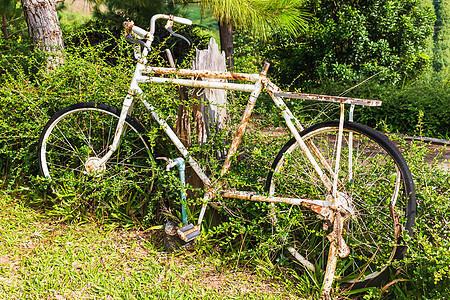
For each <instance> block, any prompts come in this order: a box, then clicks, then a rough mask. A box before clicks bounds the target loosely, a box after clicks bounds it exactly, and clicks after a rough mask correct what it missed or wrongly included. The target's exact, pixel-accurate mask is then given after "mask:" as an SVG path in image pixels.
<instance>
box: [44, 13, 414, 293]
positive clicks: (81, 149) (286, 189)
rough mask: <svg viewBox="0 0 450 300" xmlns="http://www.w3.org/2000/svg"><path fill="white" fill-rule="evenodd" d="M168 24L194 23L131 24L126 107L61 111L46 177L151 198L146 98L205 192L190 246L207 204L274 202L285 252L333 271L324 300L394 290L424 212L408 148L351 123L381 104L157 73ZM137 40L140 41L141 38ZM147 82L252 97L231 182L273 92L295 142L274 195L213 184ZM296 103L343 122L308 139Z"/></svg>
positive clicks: (230, 78)
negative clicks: (346, 292) (263, 98)
mask: <svg viewBox="0 0 450 300" xmlns="http://www.w3.org/2000/svg"><path fill="white" fill-rule="evenodd" d="M158 19H165V20H167V25H166V28H172V25H173V23H174V22H175V23H181V24H186V25H190V24H191V23H192V22H191V21H190V20H188V19H185V18H180V17H174V16H168V15H163V14H159V15H155V16H153V17H152V19H151V23H150V24H151V27H150V30H149V31H147V30H145V29H142V28H140V27H138V26H135V25H134V24H133V23H132V22H126V23H125V24H124V25H125V28H126V31H127V33H128V40H129V41H131V42H132V43H134V44H136V46H135V57H136V58H137V64H136V68H135V72H134V75H133V78H132V79H131V83H130V88H129V91H128V94H127V96H126V97H125V99H124V101H123V104H122V108H121V109H118V108H116V107H112V106H109V105H105V104H101V103H77V104H74V105H71V106H69V107H66V108H64V109H62V110H60V111H58V112H57V113H56V114H55V115H54V116H53V117H52V118H51V119H50V120H49V121H48V123H47V124H46V125H45V128H44V130H43V132H42V134H41V137H40V141H39V165H40V168H41V171H42V174H43V175H44V176H45V177H47V178H49V179H51V180H53V181H55V182H56V183H58V182H62V181H63V180H67V179H69V180H70V179H75V178H77V179H79V178H84V179H85V180H88V181H89V180H92V179H93V178H100V179H101V180H116V179H117V178H119V177H120V178H126V179H127V181H124V182H123V184H124V185H126V184H127V183H130V182H132V183H133V185H134V186H135V187H136V186H137V188H138V190H139V192H140V193H144V194H145V193H146V192H148V191H149V189H150V188H149V187H148V182H146V178H148V177H150V174H151V173H152V172H153V170H154V164H153V163H152V162H153V161H154V158H153V156H152V145H151V143H150V142H149V139H148V137H147V135H146V132H145V130H144V128H143V126H142V125H141V124H140V123H139V122H137V120H136V119H135V118H134V117H133V116H132V114H131V108H132V106H133V103H134V101H136V99H138V100H141V101H142V102H143V104H144V105H145V107H146V108H147V109H148V110H149V111H150V112H151V116H152V118H153V119H154V120H155V121H156V122H157V123H158V124H159V126H160V128H162V129H163V131H164V132H165V133H166V134H167V136H168V138H169V139H170V140H171V141H172V142H173V144H174V145H175V146H176V148H177V149H178V150H179V153H180V154H181V156H182V157H183V158H184V159H185V160H186V161H187V163H188V164H189V165H190V166H191V167H192V169H193V170H194V171H195V173H196V174H197V175H198V176H199V177H200V179H201V180H202V181H203V183H204V185H205V191H206V192H205V195H204V199H203V203H204V204H203V207H202V209H201V212H200V215H199V217H198V221H197V222H196V224H195V225H193V224H191V225H188V226H185V227H183V228H180V230H179V234H180V236H181V237H182V238H183V239H184V240H186V241H189V240H191V239H193V238H195V237H196V236H198V235H199V234H200V230H201V228H200V226H201V224H202V220H203V217H204V213H205V210H206V208H207V205H208V203H209V202H210V201H211V200H212V199H215V198H216V197H223V198H236V199H242V200H250V201H260V202H268V203H271V205H273V212H274V213H273V215H272V220H273V224H274V228H275V234H276V236H277V242H278V243H280V244H282V245H283V246H285V249H287V250H288V252H290V253H291V254H292V256H293V257H294V258H295V259H296V260H297V261H298V262H299V264H301V265H302V267H303V268H304V269H305V270H306V271H307V272H323V287H322V293H323V294H324V295H328V294H329V293H330V290H331V288H332V283H333V281H334V280H336V281H338V282H340V283H341V286H344V285H347V286H348V287H349V288H361V287H363V286H368V285H377V284H379V283H380V281H381V280H383V279H385V278H386V276H388V275H389V266H390V265H391V263H392V262H393V261H394V260H395V259H401V258H403V256H404V255H405V253H406V249H407V246H406V245H405V243H404V242H403V238H402V237H403V236H404V234H405V233H406V234H408V233H411V231H412V226H413V224H414V219H415V211H416V202H415V192H414V183H413V180H412V176H411V173H410V171H409V168H408V166H407V164H406V162H405V159H404V158H403V156H402V154H401V153H400V151H399V150H398V149H397V147H396V146H395V145H394V144H393V143H392V142H391V141H390V140H389V139H388V138H387V137H386V136H385V135H384V134H382V133H380V132H378V131H375V130H374V129H372V128H369V127H367V126H365V125H361V124H358V123H355V122H353V120H352V115H353V109H354V107H355V105H364V106H379V105H381V102H380V101H376V100H365V99H355V98H346V97H332V96H323V95H313V94H303V93H290V92H283V91H281V90H280V89H279V88H278V87H277V86H276V85H275V84H274V83H272V82H271V81H270V79H269V78H268V77H267V70H268V67H269V66H268V64H266V65H265V66H264V68H263V69H262V71H261V73H259V74H246V73H232V72H213V71H208V70H189V69H177V68H164V67H154V66H151V65H149V64H148V61H147V58H146V57H147V54H148V53H149V51H150V49H151V44H152V41H153V38H154V33H155V22H156V21H157V20H158ZM131 33H134V34H135V36H137V37H139V38H140V39H141V40H137V39H134V38H133V37H132V36H131ZM175 75H176V77H175ZM211 79H223V80H226V82H224V81H217V80H215V81H213V80H211ZM242 82H245V83H242ZM142 83H151V84H175V85H180V86H187V87H196V88H210V89H225V90H233V91H242V92H248V93H250V96H249V99H248V104H247V107H246V109H245V111H244V114H243V116H242V119H241V121H240V124H239V125H238V126H237V128H236V133H235V135H234V138H233V140H232V142H231V146H230V148H229V150H228V154H227V157H226V159H225V162H224V163H223V166H222V169H221V171H220V175H221V176H223V175H225V174H226V173H227V171H228V170H229V168H230V165H231V163H232V162H233V161H234V160H235V157H236V151H237V148H238V146H239V144H240V142H241V139H242V137H243V134H244V132H245V130H246V127H247V124H248V122H249V118H250V115H251V114H252V110H253V108H254V106H255V103H256V101H257V99H258V96H259V94H260V92H261V90H262V89H265V90H266V91H267V93H268V94H269V95H270V96H271V98H272V99H273V101H274V103H275V105H276V106H277V107H278V108H279V110H280V113H281V114H282V116H283V118H284V120H285V122H286V126H287V128H288V129H289V131H290V132H291V134H292V138H291V140H289V141H288V142H287V143H286V144H285V146H284V147H282V149H281V150H280V151H279V153H278V155H277V156H276V157H275V160H274V161H273V164H272V165H271V166H270V171H269V172H268V175H267V181H266V184H265V193H262V194H256V193H254V192H248V191H239V190H234V189H232V188H230V187H227V186H226V185H225V183H224V181H223V180H214V181H212V180H211V179H210V178H208V176H207V174H206V172H205V171H204V170H203V169H202V166H201V165H200V164H199V163H198V162H197V160H196V159H195V158H194V157H193V156H192V155H191V154H190V152H189V151H188V149H187V148H186V147H185V146H183V144H182V142H181V141H180V139H179V138H178V137H177V136H176V134H175V133H174V131H173V130H172V129H171V128H170V126H169V125H168V124H167V123H166V121H165V120H164V119H163V118H162V117H161V116H160V115H159V114H158V111H157V109H156V108H155V107H156V106H157V105H158V100H157V99H154V100H152V101H150V100H149V99H146V98H145V97H142V95H143V93H144V92H143V91H142V89H141V87H140V85H142ZM286 97H287V98H298V99H308V100H317V101H330V102H336V103H338V104H339V105H340V120H338V121H328V122H324V123H319V124H316V125H313V126H312V127H309V128H306V129H305V128H303V126H302V125H301V124H300V122H299V121H298V119H297V118H296V117H295V116H294V115H293V114H292V112H291V111H290V110H289V108H288V106H287V105H286V104H285V102H284V101H283V98H286ZM345 105H350V113H349V115H350V117H349V121H345V120H344V116H345V113H344V109H345ZM119 175H120V176H119ZM338 258H339V259H338Z"/></svg>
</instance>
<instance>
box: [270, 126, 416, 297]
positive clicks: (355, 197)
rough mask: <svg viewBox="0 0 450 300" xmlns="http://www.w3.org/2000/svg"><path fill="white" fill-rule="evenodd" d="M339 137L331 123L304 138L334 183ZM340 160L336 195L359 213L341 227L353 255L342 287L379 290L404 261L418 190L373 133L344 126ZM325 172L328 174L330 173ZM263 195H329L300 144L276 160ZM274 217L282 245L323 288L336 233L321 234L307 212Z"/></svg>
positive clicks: (341, 275)
mask: <svg viewBox="0 0 450 300" xmlns="http://www.w3.org/2000/svg"><path fill="white" fill-rule="evenodd" d="M338 130H339V122H337V121H330V122H324V123H320V124H317V125H315V126H312V127H310V128H307V129H305V130H304V131H302V132H301V133H300V134H301V136H302V138H303V139H304V140H305V142H306V145H307V146H308V148H309V149H310V151H311V153H313V156H315V159H316V160H317V161H318V162H320V159H319V156H320V155H321V156H323V158H322V161H326V163H323V162H322V163H321V166H322V169H323V170H324V171H325V173H326V174H327V176H328V177H329V178H330V179H331V180H332V175H331V172H332V171H331V170H334V167H335V159H336V150H337V135H338ZM350 144H352V145H353V146H352V147H349V145H350ZM313 148H315V149H313ZM350 149H351V150H350ZM318 153H320V155H319V154H318ZM341 153H342V154H341V163H340V170H339V185H338V192H340V193H342V194H344V195H346V198H347V199H350V202H351V206H352V208H353V211H354V212H353V214H352V216H349V217H348V218H347V219H346V220H345V223H344V228H343V238H344V239H345V241H346V243H347V245H348V246H349V247H350V255H349V256H348V257H346V258H343V259H340V260H339V261H338V265H337V269H336V276H337V280H338V281H339V282H341V283H346V284H344V285H346V286H347V287H348V286H349V287H351V288H361V287H363V286H377V285H379V284H380V283H381V282H382V281H383V280H384V279H386V276H388V275H389V270H388V266H389V265H390V263H391V262H392V261H393V260H394V259H401V258H403V256H404V255H405V253H406V246H405V245H404V244H403V241H402V231H403V230H406V231H407V232H408V233H411V231H412V226H413V224H414V219H415V212H416V202H415V192H414V183H413V180H412V176H411V173H410V171H409V168H408V166H407V164H406V162H405V159H404V158H403V156H402V155H401V153H400V151H399V150H398V149H397V147H396V146H395V145H394V144H393V143H392V142H391V141H390V140H389V139H388V138H387V137H386V136H385V135H384V134H382V133H380V132H378V131H375V130H373V129H371V128H370V127H367V126H364V125H361V124H357V123H350V122H349V123H347V122H346V123H345V125H344V133H343V143H342V152H341ZM325 165H329V166H330V167H328V170H327V167H325ZM330 169H331V170H330ZM266 191H267V192H269V194H270V195H273V196H279V197H295V198H303V199H318V200H326V197H327V196H328V195H329V194H330V192H329V191H327V190H326V189H325V187H324V185H323V184H322V182H321V180H320V178H319V177H318V175H317V174H316V172H315V171H314V169H313V167H312V165H311V164H310V163H309V161H308V160H307V159H306V157H305V155H304V154H303V152H302V151H301V149H300V147H299V144H298V143H297V142H296V140H295V139H291V140H290V141H289V142H288V143H287V144H286V145H285V146H284V147H283V148H282V149H281V151H280V152H279V153H278V155H277V157H276V158H275V161H274V163H273V165H272V168H271V171H270V173H269V175H268V178H267V182H266ZM277 210H278V214H277V223H276V227H277V232H278V238H279V241H280V242H281V243H282V244H284V245H285V246H286V247H287V249H289V252H291V253H292V254H294V255H295V254H300V255H301V256H302V257H303V258H304V259H306V261H308V262H309V264H308V263H303V265H304V266H306V267H307V268H309V269H310V270H311V271H316V279H317V280H321V276H323V272H322V271H324V270H325V268H326V264H327V256H328V246H329V244H330V243H329V241H328V239H327V237H326V236H327V234H328V233H329V232H330V230H331V229H328V230H326V229H324V228H326V226H325V227H324V220H323V218H320V216H319V215H318V214H316V213H314V212H313V211H312V210H309V209H307V208H305V207H303V206H288V205H281V206H279V207H278V208H277ZM317 271H319V272H317ZM317 274H318V275H317Z"/></svg>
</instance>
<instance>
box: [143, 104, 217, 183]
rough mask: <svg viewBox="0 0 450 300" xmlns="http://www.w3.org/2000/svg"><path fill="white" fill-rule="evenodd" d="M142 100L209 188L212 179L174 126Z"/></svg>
mask: <svg viewBox="0 0 450 300" xmlns="http://www.w3.org/2000/svg"><path fill="white" fill-rule="evenodd" d="M141 101H142V103H144V105H145V107H147V109H148V110H149V111H150V112H151V114H152V116H153V118H154V119H155V120H156V122H158V124H159V125H160V126H161V127H162V128H163V130H164V132H165V133H166V134H167V136H168V137H169V138H170V140H171V141H172V142H173V143H174V145H175V146H176V147H177V148H178V150H179V151H180V153H181V155H183V157H184V158H185V159H186V160H187V161H188V163H189V164H190V165H191V167H192V169H194V171H195V173H196V174H197V175H198V177H200V179H201V180H202V181H203V183H204V184H205V186H206V187H207V188H209V187H210V186H211V181H210V180H209V178H208V176H207V175H206V174H205V172H203V170H202V168H201V166H200V164H199V163H198V162H197V161H196V160H195V159H194V158H192V156H191V155H190V154H189V151H188V150H187V149H186V147H185V146H184V145H183V143H182V142H181V141H180V139H179V138H178V137H177V135H176V134H175V132H173V130H172V128H170V126H169V125H168V124H167V123H166V122H165V121H164V120H162V119H161V118H160V117H159V115H158V113H157V112H156V110H155V109H154V107H153V106H152V105H151V104H150V103H148V102H147V101H145V100H144V99H141Z"/></svg>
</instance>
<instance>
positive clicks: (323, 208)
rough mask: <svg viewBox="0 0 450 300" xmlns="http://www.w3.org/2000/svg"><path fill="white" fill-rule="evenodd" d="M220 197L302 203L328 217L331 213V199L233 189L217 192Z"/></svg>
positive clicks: (293, 203)
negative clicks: (262, 193)
mask: <svg viewBox="0 0 450 300" xmlns="http://www.w3.org/2000/svg"><path fill="white" fill-rule="evenodd" d="M219 193H220V195H221V196H222V197H226V198H234V199H241V200H250V201H257V202H269V203H286V204H292V205H302V206H304V207H306V208H309V209H311V210H313V211H314V212H316V213H318V214H320V215H321V216H324V217H325V218H328V217H329V216H330V215H331V208H330V206H331V205H332V201H322V200H310V199H300V198H289V197H274V196H263V195H259V194H256V193H255V192H247V191H233V190H226V189H225V190H222V191H220V192H219Z"/></svg>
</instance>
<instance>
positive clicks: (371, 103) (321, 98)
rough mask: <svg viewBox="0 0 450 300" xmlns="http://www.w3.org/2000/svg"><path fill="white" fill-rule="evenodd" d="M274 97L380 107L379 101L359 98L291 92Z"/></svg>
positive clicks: (276, 94) (277, 94)
mask: <svg viewBox="0 0 450 300" xmlns="http://www.w3.org/2000/svg"><path fill="white" fill-rule="evenodd" d="M274 95H275V96H276V97H284V98H295V99H303V100H315V101H328V102H337V103H344V104H356V105H365V106H380V105H381V101H380V100H369V99H359V98H349V97H339V96H328V95H316V94H305V93H292V92H281V93H275V94H274Z"/></svg>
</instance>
